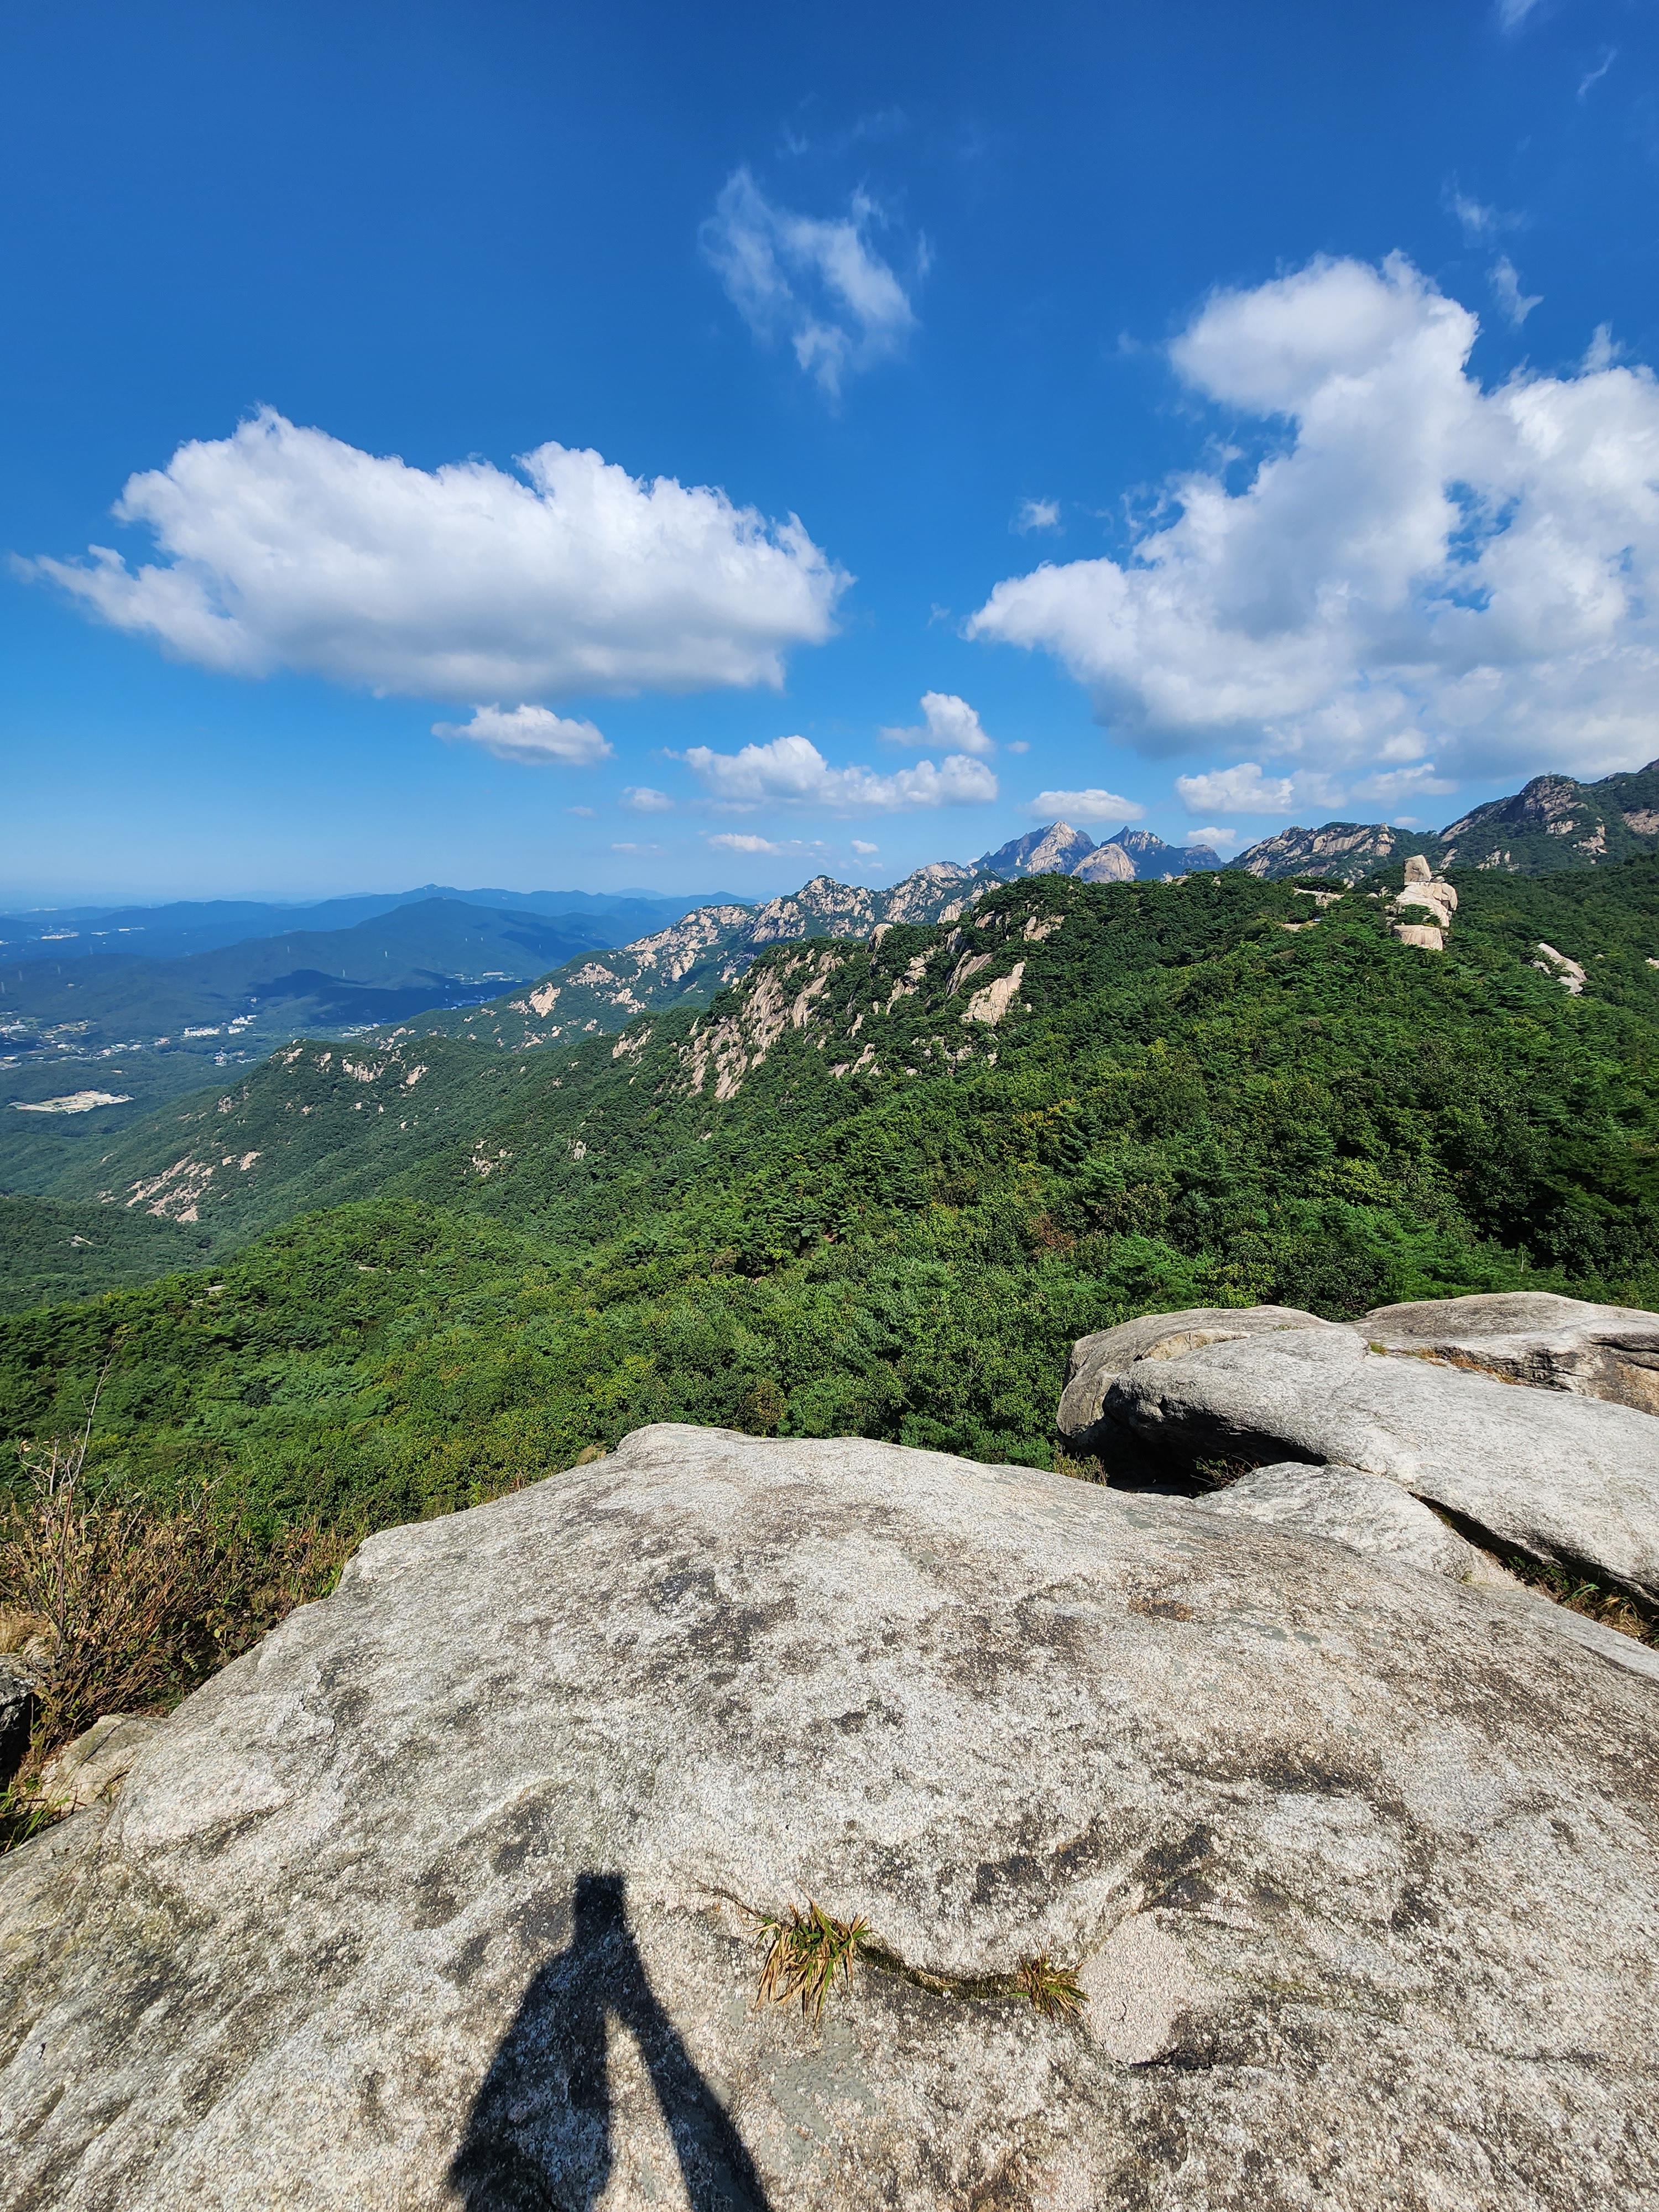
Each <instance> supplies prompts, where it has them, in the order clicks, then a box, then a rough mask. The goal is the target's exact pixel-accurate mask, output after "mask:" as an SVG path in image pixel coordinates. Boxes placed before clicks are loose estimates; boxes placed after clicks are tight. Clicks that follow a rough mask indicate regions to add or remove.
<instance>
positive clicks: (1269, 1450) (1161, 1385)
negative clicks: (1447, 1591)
mask: <svg viewBox="0 0 1659 2212" xmlns="http://www.w3.org/2000/svg"><path fill="white" fill-rule="evenodd" d="M1239 1318H1240V1319H1241V1320H1242V1319H1243V1318H1244V1316H1239ZM1084 1341H1085V1342H1087V1341H1088V1340H1086V1339H1085V1340H1084ZM1061 1406H1062V1413H1061V1420H1062V1424H1063V1423H1064V1421H1065V1419H1066V1415H1065V1411H1064V1407H1065V1401H1064V1400H1062V1401H1061ZM1101 1422H1102V1425H1103V1426H1104V1427H1105V1429H1106V1430H1107V1431H1109V1430H1110V1429H1111V1428H1112V1427H1116V1428H1119V1429H1122V1430H1127V1431H1128V1433H1129V1435H1130V1437H1133V1439H1134V1440H1135V1441H1136V1443H1138V1444H1139V1446H1140V1447H1141V1449H1143V1450H1146V1451H1148V1452H1150V1453H1151V1454H1152V1455H1153V1456H1154V1457H1155V1458H1157V1459H1159V1460H1163V1461H1165V1462H1170V1461H1173V1462H1176V1463H1177V1464H1183V1465H1186V1466H1188V1467H1194V1466H1196V1465H1198V1464H1199V1463H1200V1462H1224V1463H1225V1462H1231V1463H1233V1464H1234V1465H1235V1466H1237V1463H1238V1462H1240V1461H1243V1462H1244V1464H1245V1465H1246V1466H1249V1465H1251V1464H1255V1465H1258V1466H1261V1465H1267V1464H1270V1463H1272V1462H1277V1461H1280V1460H1286V1459H1297V1460H1304V1461H1306V1462H1309V1463H1310V1465H1314V1466H1326V1465H1330V1466H1340V1467H1348V1468H1358V1469H1359V1470H1361V1471H1362V1472H1364V1473H1365V1474H1379V1475H1385V1476H1387V1477H1388V1478H1389V1480H1391V1481H1394V1482H1397V1483H1399V1484H1400V1485H1401V1486H1402V1487H1403V1488H1404V1489H1406V1490H1408V1491H1409V1492H1412V1494H1413V1496H1414V1497H1417V1498H1424V1499H1426V1500H1428V1501H1430V1502H1431V1504H1435V1505H1437V1506H1439V1507H1441V1508H1442V1509H1443V1510H1445V1511H1447V1512H1449V1513H1451V1514H1453V1515H1455V1516H1456V1517H1457V1519H1458V1520H1459V1521H1461V1522H1462V1523H1463V1524H1464V1525H1465V1526H1466V1527H1467V1528H1469V1529H1470V1530H1471V1531H1472V1532H1475V1533H1478V1534H1480V1537H1481V1539H1482V1541H1485V1542H1486V1543H1488V1544H1490V1545H1492V1546H1493V1547H1497V1548H1499V1549H1504V1548H1512V1549H1513V1550H1515V1551H1516V1552H1519V1553H1522V1554H1524V1555H1525V1556H1526V1557H1528V1559H1534V1560H1536V1561H1539V1562H1541V1563H1548V1564H1555V1565H1563V1566H1566V1567H1570V1568H1575V1569H1580V1570H1588V1571H1590V1572H1591V1573H1592V1574H1594V1575H1595V1576H1596V1577H1599V1578H1600V1579H1601V1580H1603V1581H1606V1582H1608V1583H1614V1584H1616V1585H1617V1586H1619V1587H1620V1588H1621V1589H1626V1590H1629V1591H1631V1592H1632V1593H1633V1594H1634V1595H1637V1596H1638V1597H1639V1598H1641V1599H1643V1600H1644V1601H1647V1602H1649V1603H1653V1602H1656V1601H1659V1421H1656V1420H1655V1419H1654V1418H1653V1417H1652V1415H1650V1414H1647V1413H1638V1412H1636V1411H1634V1410H1633V1409H1632V1408H1631V1407H1627V1406H1620V1405H1610V1404H1607V1403H1604V1402H1602V1401H1599V1400H1596V1399H1591V1398H1582V1397H1577V1396H1574V1395H1571V1394H1569V1393H1566V1392H1563V1391H1557V1390H1540V1389H1532V1388H1529V1387H1528V1385H1526V1384H1515V1383H1501V1382H1498V1380H1496V1379H1495V1378H1494V1377H1492V1376H1486V1375H1481V1374H1471V1373H1467V1372H1463V1371H1461V1370H1458V1369H1457V1368H1455V1367H1448V1366H1444V1365H1443V1364H1440V1363H1438V1362H1437V1361H1433V1360H1429V1359H1422V1358H1400V1357H1396V1356H1393V1355H1390V1354H1389V1353H1378V1352H1373V1351H1371V1350H1370V1347H1369V1346H1368V1345H1367V1343H1366V1342H1365V1340H1364V1338H1363V1337H1362V1336H1360V1335H1359V1334H1358V1333H1356V1332H1355V1331H1353V1330H1351V1329H1347V1328H1336V1327H1332V1326H1316V1327H1314V1328H1308V1327H1306V1326H1302V1327H1296V1326H1285V1325H1283V1324H1280V1325H1278V1326H1274V1327H1271V1328H1268V1329H1267V1331H1266V1332H1265V1333H1264V1334H1257V1335H1254V1336H1247V1335H1243V1334H1238V1335H1236V1336H1234V1337H1233V1338H1231V1339H1230V1340H1220V1341H1215V1342H1211V1343H1208V1344H1204V1345H1200V1346H1196V1347H1194V1349H1192V1350H1190V1351H1183V1352H1181V1353H1180V1354H1179V1355H1178V1356H1176V1357H1174V1358H1170V1357H1167V1356H1154V1357H1142V1358H1138V1359H1136V1360H1135V1361H1134V1362H1133V1364H1132V1365H1130V1366H1128V1367H1127V1369H1125V1370H1124V1371H1123V1372H1121V1374H1119V1375H1118V1376H1117V1377H1116V1378H1115V1380H1114V1381H1113V1382H1112V1383H1111V1384H1110V1385H1109V1388H1108V1389H1107V1390H1106V1391H1105V1393H1104V1394H1103V1401H1102V1412H1101Z"/></svg>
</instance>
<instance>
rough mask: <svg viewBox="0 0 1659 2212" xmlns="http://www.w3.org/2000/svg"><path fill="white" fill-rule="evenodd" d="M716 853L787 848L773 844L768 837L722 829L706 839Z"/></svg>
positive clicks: (781, 849)
mask: <svg viewBox="0 0 1659 2212" xmlns="http://www.w3.org/2000/svg"><path fill="white" fill-rule="evenodd" d="M707 842H708V843H709V844H710V845H712V846H713V847H714V850H715V851H716V852H717V853H776V854H781V853H784V852H787V850H788V848H787V846H784V845H779V844H775V842H773V840H772V839H771V838H770V837H753V836H749V835H748V834H747V833H746V832H745V831H744V830H741V829H722V830H720V832H719V833H718V834H717V835H716V836H712V837H710V838H709V839H708V841H707Z"/></svg>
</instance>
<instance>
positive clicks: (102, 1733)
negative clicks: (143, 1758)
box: [40, 1713, 165, 1813]
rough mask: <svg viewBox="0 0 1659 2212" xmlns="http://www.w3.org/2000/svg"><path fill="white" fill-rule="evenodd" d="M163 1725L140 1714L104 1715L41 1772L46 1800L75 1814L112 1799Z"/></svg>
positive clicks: (42, 1792)
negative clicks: (65, 1806) (67, 1808)
mask: <svg viewBox="0 0 1659 2212" xmlns="http://www.w3.org/2000/svg"><path fill="white" fill-rule="evenodd" d="M164 1725H165V1723H162V1722H161V1721H155V1720H149V1719H147V1718H146V1717H144V1716H143V1714H142V1713H106V1714H105V1715H104V1717H103V1718H102V1719H101V1720H96V1721H94V1723H93V1724H92V1726H91V1727H90V1728H89V1729H85V1730H83V1732H82V1734H81V1735H77V1736H76V1739H75V1741H74V1742H73V1743H68V1744H65V1745H64V1748H63V1749H62V1751H60V1752H58V1753H56V1754H55V1755H54V1756H53V1757H52V1758H51V1759H48V1760H47V1761H46V1765H44V1766H43V1767H42V1768H41V1770H40V1790H41V1794H42V1796H46V1797H47V1798H49V1799H50V1800H51V1801H52V1803H53V1804H55V1805H67V1806H68V1807H69V1808H70V1811H71V1812H73V1813H82V1812H84V1811H85V1810H86V1808H87V1807H88V1805H95V1804H97V1803H98V1802H99V1800H100V1798H103V1797H110V1796H113V1795H114V1794H115V1792H116V1790H118V1789H119V1788H120V1786H121V1784H122V1783H123V1782H125V1780H126V1778H127V1776H128V1775H129V1774H130V1773H131V1771H132V1767H133V1765H134V1762H135V1761H136V1760H137V1757H138V1755H139V1753H141V1752H142V1751H143V1750H144V1748H145V1747H147V1746H148V1745H149V1743H151V1742H153V1741H154V1740H155V1737H157V1736H158V1735H161V1730H162V1728H163V1727H164Z"/></svg>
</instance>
